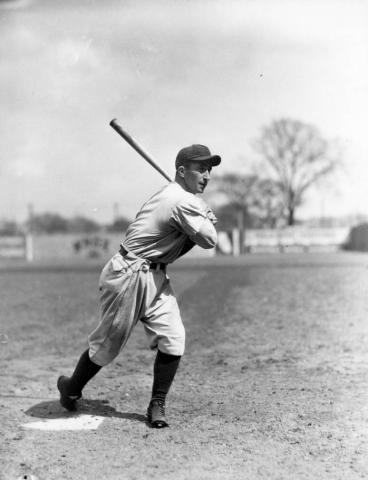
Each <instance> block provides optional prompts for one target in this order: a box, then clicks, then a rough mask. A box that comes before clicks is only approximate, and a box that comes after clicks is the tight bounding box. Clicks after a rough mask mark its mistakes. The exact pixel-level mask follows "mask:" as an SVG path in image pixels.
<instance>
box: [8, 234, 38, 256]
mask: <svg viewBox="0 0 368 480" xmlns="http://www.w3.org/2000/svg"><path fill="white" fill-rule="evenodd" d="M0 258H14V259H15V258H19V259H25V260H27V261H30V262H31V261H32V260H33V239H32V236H31V235H14V236H3V237H2V236H0Z"/></svg>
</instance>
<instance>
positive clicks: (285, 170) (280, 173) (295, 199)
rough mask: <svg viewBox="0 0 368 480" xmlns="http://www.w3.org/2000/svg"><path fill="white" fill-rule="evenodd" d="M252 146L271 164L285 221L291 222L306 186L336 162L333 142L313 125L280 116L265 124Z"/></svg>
mask: <svg viewBox="0 0 368 480" xmlns="http://www.w3.org/2000/svg"><path fill="white" fill-rule="evenodd" d="M254 146H255V148H256V150H257V151H258V152H259V153H260V154H261V155H262V157H263V158H264V159H265V160H266V161H267V163H268V164H269V165H270V166H271V170H272V171H273V174H274V176H275V181H276V183H277V185H278V188H279V190H280V194H281V198H282V201H283V204H284V208H285V210H286V217H287V224H288V225H293V224H294V222H295V211H296V209H297V207H299V206H300V205H301V204H302V203H303V200H304V196H305V192H306V191H307V190H308V188H309V187H310V186H311V185H313V184H315V183H316V182H317V181H318V180H319V179H321V178H322V177H325V176H326V175H328V174H330V173H331V172H332V171H333V170H334V169H335V168H336V167H337V165H338V164H339V156H338V155H337V154H336V153H333V152H332V148H333V147H334V145H333V144H332V142H328V141H327V140H325V139H324V138H323V137H322V136H321V134H320V132H319V130H318V129H317V128H316V127H314V126H313V125H309V124H306V123H303V122H300V121H298V120H293V119H289V118H282V119H279V120H275V121H273V122H272V123H271V124H270V125H269V126H267V127H264V128H263V129H262V133H261V135H260V137H259V138H258V139H256V141H255V142H254Z"/></svg>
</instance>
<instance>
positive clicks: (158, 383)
mask: <svg viewBox="0 0 368 480" xmlns="http://www.w3.org/2000/svg"><path fill="white" fill-rule="evenodd" d="M180 359H181V357H180V356H177V355H169V354H167V353H162V352H160V350H158V352H157V356H156V360H155V363H154V367H153V388H152V400H161V401H163V402H165V399H166V395H167V393H168V391H169V389H170V386H171V384H172V382H173V380H174V377H175V374H176V370H177V369H178V366H179V362H180Z"/></svg>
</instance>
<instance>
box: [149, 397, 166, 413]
mask: <svg viewBox="0 0 368 480" xmlns="http://www.w3.org/2000/svg"><path fill="white" fill-rule="evenodd" d="M154 407H158V411H159V414H160V415H162V416H165V405H164V403H163V402H160V401H158V400H156V401H154V402H152V406H151V410H152V409H153V408H154Z"/></svg>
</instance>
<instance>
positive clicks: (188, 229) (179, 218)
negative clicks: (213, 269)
mask: <svg viewBox="0 0 368 480" xmlns="http://www.w3.org/2000/svg"><path fill="white" fill-rule="evenodd" d="M198 236H200V239H201V243H202V246H203V243H205V244H206V248H213V247H214V246H215V245H216V242H217V234H216V230H215V228H214V226H213V224H212V222H211V221H210V220H209V218H208V217H207V206H206V204H205V203H204V202H203V200H201V199H200V198H198V197H196V196H195V195H193V194H192V193H190V192H187V191H186V190H184V189H183V188H182V187H181V186H180V185H179V184H178V183H176V182H171V183H169V184H168V185H166V186H165V187H164V188H162V189H161V190H160V191H159V192H157V193H156V194H155V195H153V196H152V197H151V198H150V199H149V200H148V201H147V202H146V203H145V204H144V205H143V207H142V208H141V210H140V211H139V212H138V214H137V216H136V218H135V220H134V221H133V222H132V223H131V224H130V225H129V227H128V229H127V231H126V236H125V239H124V241H123V243H122V245H123V247H124V248H125V249H126V250H128V251H131V252H132V253H134V254H135V255H137V256H138V257H141V258H144V259H147V260H150V261H151V262H161V263H172V262H173V261H174V260H176V259H177V258H178V257H179V256H180V254H181V252H182V250H183V247H184V245H185V243H186V241H187V240H188V237H189V238H190V239H191V240H193V241H194V242H196V239H198Z"/></svg>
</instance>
